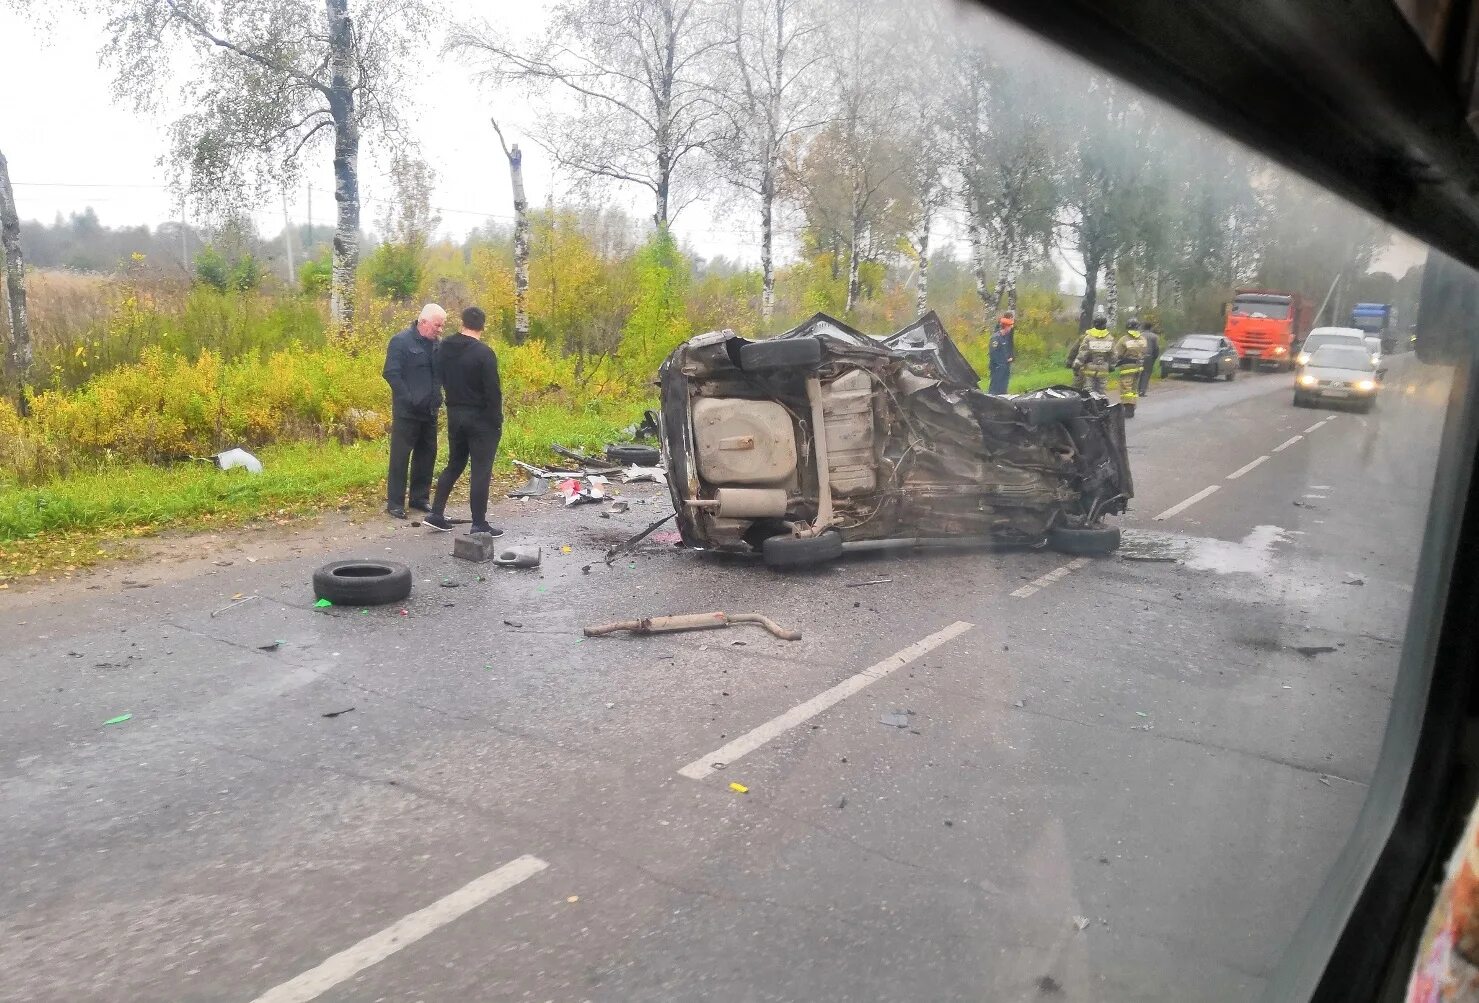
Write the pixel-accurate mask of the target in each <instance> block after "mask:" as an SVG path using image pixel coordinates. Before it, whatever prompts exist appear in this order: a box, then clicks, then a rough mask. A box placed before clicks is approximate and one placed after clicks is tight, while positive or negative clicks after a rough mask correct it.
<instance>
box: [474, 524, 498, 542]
mask: <svg viewBox="0 0 1479 1003" xmlns="http://www.w3.org/2000/svg"><path fill="white" fill-rule="evenodd" d="M467 535H468V536H491V537H493V539H495V540H496V539H498V538H499V537H500V536H502V535H503V530H501V529H499V528H498V527H497V526H490V525H488V524H487V523H486V522H475V523H473V524H472V529H470V530H468V531H467Z"/></svg>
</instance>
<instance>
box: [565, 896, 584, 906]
mask: <svg viewBox="0 0 1479 1003" xmlns="http://www.w3.org/2000/svg"><path fill="white" fill-rule="evenodd" d="M565 901H566V902H568V903H570V904H571V905H574V904H575V903H577V902H579V901H580V896H579V895H567V896H566V897H565Z"/></svg>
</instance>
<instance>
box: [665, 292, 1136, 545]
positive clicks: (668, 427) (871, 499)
mask: <svg viewBox="0 0 1479 1003" xmlns="http://www.w3.org/2000/svg"><path fill="white" fill-rule="evenodd" d="M659 381H660V385H661V394H662V410H661V415H660V417H661V421H660V426H661V439H662V450H663V458H664V460H665V461H666V464H667V469H668V485H669V488H670V490H671V491H672V495H673V505H674V507H675V508H676V510H677V521H678V528H679V531H680V533H681V535H682V538H683V542H684V544H686V545H687V546H689V547H693V548H696V549H701V550H717V551H727V552H732V553H754V552H757V551H758V552H760V553H761V554H763V556H764V558H765V561H766V563H767V564H770V565H772V566H775V567H791V566H799V565H807V564H820V563H822V562H825V561H829V560H832V559H834V558H837V557H839V556H840V555H841V554H842V553H843V552H844V551H849V550H887V549H893V548H912V547H922V546H952V547H959V546H964V545H973V544H974V545H1017V546H1041V545H1043V544H1044V543H1046V544H1047V545H1049V546H1052V547H1054V548H1056V549H1059V550H1062V551H1064V552H1068V553H1075V554H1100V553H1108V552H1111V551H1113V550H1114V549H1115V548H1116V547H1118V546H1119V530H1118V528H1116V527H1112V526H1106V525H1104V524H1103V519H1104V517H1105V516H1106V515H1116V514H1118V513H1121V512H1123V511H1124V510H1125V506H1126V503H1127V502H1128V501H1129V499H1130V497H1131V495H1132V493H1133V490H1132V485H1131V480H1130V465H1129V459H1128V456H1127V454H1126V451H1125V426H1124V416H1123V412H1122V411H1121V409H1120V406H1119V405H1118V404H1114V403H1111V402H1110V401H1108V400H1106V399H1105V398H1103V397H1101V396H1098V395H1095V394H1090V393H1088V392H1085V391H1079V390H1074V389H1071V388H1068V387H1054V388H1051V389H1047V390H1039V391H1036V392H1034V393H1029V394H1018V395H1014V396H992V395H990V394H987V393H985V392H983V391H982V390H980V389H979V383H980V377H979V376H978V375H977V374H976V372H975V370H974V369H972V368H971V365H970V363H969V362H967V361H966V359H965V357H964V356H963V355H961V353H960V350H959V349H958V348H957V347H956V346H955V344H954V343H953V342H952V341H951V340H950V337H949V335H947V334H946V333H945V329H944V327H943V325H942V324H941V323H940V321H939V318H938V317H936V316H935V314H933V313H929V314H926V315H925V316H924V317H921V318H920V319H919V320H918V321H916V322H915V323H913V324H911V325H909V326H908V327H906V328H904V329H903V330H902V331H900V332H898V333H897V334H895V335H893V336H891V337H887V338H873V337H869V336H868V335H865V334H862V333H861V332H859V331H856V330H854V329H853V328H851V327H849V326H848V325H846V324H844V323H842V322H841V321H838V320H835V319H833V318H831V317H828V316H826V315H824V314H817V315H816V316H814V317H812V318H811V319H810V320H808V321H806V322H805V323H803V324H801V325H800V326H799V327H796V328H795V329H793V330H791V331H787V332H786V333H785V334H782V335H779V336H777V337H774V338H768V339H766V340H763V341H750V340H747V339H745V338H742V337H740V336H739V335H737V334H735V333H734V332H733V331H712V332H709V333H708V334H701V335H698V336H697V337H695V338H692V339H690V340H689V341H687V342H685V343H684V344H682V345H680V346H679V347H678V348H676V349H674V350H673V352H672V354H671V355H669V356H668V358H667V359H666V360H665V361H664V362H663V364H662V367H661V368H660V369H659Z"/></svg>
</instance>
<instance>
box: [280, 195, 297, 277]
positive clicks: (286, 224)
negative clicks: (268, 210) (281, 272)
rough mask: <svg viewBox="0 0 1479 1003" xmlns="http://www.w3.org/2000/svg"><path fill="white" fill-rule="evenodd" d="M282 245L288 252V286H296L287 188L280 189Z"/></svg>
mask: <svg viewBox="0 0 1479 1003" xmlns="http://www.w3.org/2000/svg"><path fill="white" fill-rule="evenodd" d="M282 243H283V247H284V248H286V249H287V252H288V285H290V286H295V285H297V284H298V273H297V269H295V268H294V267H293V223H292V220H290V219H288V187H287V185H283V188H282Z"/></svg>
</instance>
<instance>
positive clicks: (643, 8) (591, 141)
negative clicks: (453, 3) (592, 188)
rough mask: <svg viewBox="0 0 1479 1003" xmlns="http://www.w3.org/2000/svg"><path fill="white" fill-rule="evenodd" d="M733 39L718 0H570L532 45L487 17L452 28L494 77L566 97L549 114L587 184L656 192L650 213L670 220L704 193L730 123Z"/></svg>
mask: <svg viewBox="0 0 1479 1003" xmlns="http://www.w3.org/2000/svg"><path fill="white" fill-rule="evenodd" d="M726 42H727V40H726V38H725V34H724V32H723V30H722V27H721V21H720V18H719V16H718V11H717V8H716V7H715V0H564V2H562V3H559V4H557V5H556V6H555V7H553V8H552V10H551V12H550V18H549V23H548V27H547V28H546V30H545V32H544V34H543V36H542V37H540V38H538V39H536V40H534V41H532V42H529V43H524V42H520V41H517V40H514V39H511V38H509V37H508V36H507V35H506V34H505V33H503V32H500V31H497V30H495V29H494V28H492V27H491V26H490V25H488V24H486V23H484V24H469V25H459V26H456V27H454V28H453V29H452V32H451V35H450V37H449V39H448V42H447V47H448V49H449V51H453V52H457V53H461V54H465V55H469V56H472V57H474V58H476V59H477V60H479V61H480V62H481V63H482V65H483V67H484V71H485V72H484V76H485V78H486V79H488V80H489V81H490V82H492V83H495V84H507V83H521V84H525V85H529V86H531V87H532V88H534V89H536V90H539V91H543V92H545V93H551V92H552V93H554V94H556V95H558V96H559V98H560V99H563V100H564V101H565V102H566V103H565V104H559V103H552V104H550V105H549V106H548V107H547V108H546V109H545V114H542V115H541V120H542V121H544V122H546V123H548V126H547V128H546V129H545V131H544V135H543V138H542V142H543V143H544V145H545V146H547V147H548V148H549V150H550V151H551V152H552V154H553V155H554V158H555V160H556V162H558V163H559V164H560V165H562V166H563V167H565V168H567V169H568V170H570V171H572V172H573V173H574V174H575V175H576V176H577V177H578V178H581V179H584V180H585V181H587V182H592V181H603V180H604V181H615V182H619V183H626V184H632V185H637V186H639V187H641V188H645V189H647V190H648V191H649V192H651V193H652V198H653V214H652V219H653V222H654V223H655V224H656V225H657V226H658V227H666V226H668V224H669V223H671V222H672V220H673V219H674V218H675V217H676V216H677V215H678V213H679V212H681V211H682V210H683V208H684V207H685V206H687V205H688V204H689V203H691V202H692V201H694V200H695V199H696V198H699V197H701V196H702V195H703V194H704V192H703V190H702V188H701V185H700V178H699V177H698V176H697V175H698V168H699V167H700V166H701V163H700V160H701V155H702V153H703V151H704V150H705V149H706V148H707V147H708V146H709V145H710V144H712V143H713V142H714V141H715V139H716V137H717V136H718V135H719V134H720V132H721V130H722V126H723V123H724V116H723V115H722V113H721V110H720V108H719V105H718V103H717V102H716V100H715V97H714V91H713V73H714V68H715V66H716V64H717V63H718V61H719V59H720V56H719V52H720V50H721V49H722V48H723V47H724V46H725V45H726ZM565 108H573V110H562V109H565Z"/></svg>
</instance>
